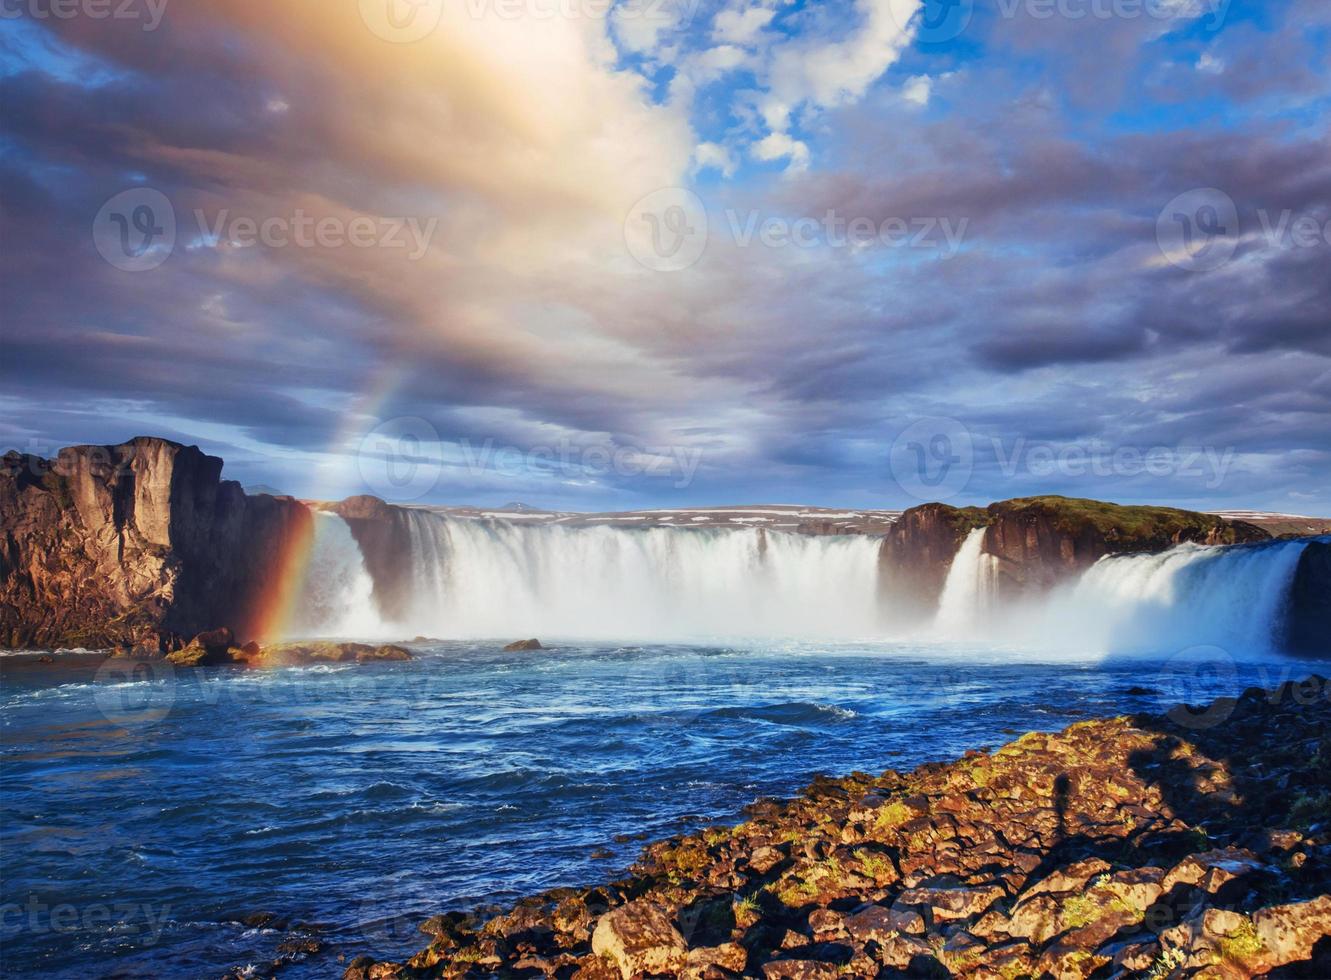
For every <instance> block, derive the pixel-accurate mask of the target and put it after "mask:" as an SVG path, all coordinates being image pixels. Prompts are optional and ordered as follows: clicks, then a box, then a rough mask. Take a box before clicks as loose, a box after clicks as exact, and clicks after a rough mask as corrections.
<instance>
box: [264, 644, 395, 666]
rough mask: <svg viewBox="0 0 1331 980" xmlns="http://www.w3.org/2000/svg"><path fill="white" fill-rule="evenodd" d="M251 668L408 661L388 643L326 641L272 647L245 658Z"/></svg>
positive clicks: (393, 645) (272, 645)
mask: <svg viewBox="0 0 1331 980" xmlns="http://www.w3.org/2000/svg"><path fill="white" fill-rule="evenodd" d="M245 659H246V661H247V662H248V663H249V665H250V666H252V667H303V666H309V665H311V664H339V663H373V662H376V661H398V660H412V659H414V657H413V656H412V654H411V651H410V650H408V649H407V648H406V647H400V646H397V645H395V644H392V643H384V644H380V645H378V646H374V645H371V644H368V643H338V642H333V641H329V640H320V641H300V642H294V643H274V644H270V645H268V646H266V647H263V648H262V649H260V650H259V652H258V653H257V654H254V655H246V656H245Z"/></svg>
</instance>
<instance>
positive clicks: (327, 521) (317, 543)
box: [286, 512, 384, 638]
mask: <svg viewBox="0 0 1331 980" xmlns="http://www.w3.org/2000/svg"><path fill="white" fill-rule="evenodd" d="M373 591H374V582H373V580H372V579H371V578H370V574H369V572H367V571H366V570H365V562H364V559H363V558H362V556H361V551H360V546H359V545H358V544H357V543H356V539H355V538H354V537H352V534H351V528H349V527H348V526H347V522H346V521H344V520H343V519H342V518H340V517H338V516H337V515H336V514H328V513H323V512H316V513H315V515H314V538H313V541H312V542H311V544H310V553H309V557H308V559H307V561H306V566H305V572H304V576H303V580H302V582H301V588H300V590H299V593H298V595H297V599H296V603H295V608H294V609H293V610H292V613H291V618H290V622H289V623H288V625H287V629H286V633H287V634H288V635H290V636H293V637H302V638H309V637H319V636H340V637H347V636H355V637H361V636H374V635H377V634H381V633H383V632H384V624H383V623H382V622H381V620H380V617H379V613H378V610H377V609H376V608H375V604H374V599H373V596H372V593H373Z"/></svg>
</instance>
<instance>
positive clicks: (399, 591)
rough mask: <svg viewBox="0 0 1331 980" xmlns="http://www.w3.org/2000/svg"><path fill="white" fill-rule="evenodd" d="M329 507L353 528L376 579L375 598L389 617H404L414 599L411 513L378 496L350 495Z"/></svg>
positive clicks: (371, 574) (371, 573) (353, 535)
mask: <svg viewBox="0 0 1331 980" xmlns="http://www.w3.org/2000/svg"><path fill="white" fill-rule="evenodd" d="M328 509H329V510H330V511H332V512H333V513H334V514H337V515H338V516H339V517H341V518H342V519H343V520H344V521H346V522H347V526H348V527H349V528H350V529H351V535H352V537H354V538H355V539H356V544H357V545H359V546H360V553H361V558H362V559H363V560H364V562H365V570H366V571H367V572H369V573H370V578H371V579H372V580H373V582H374V601H375V603H376V605H378V607H379V611H380V613H381V614H382V615H383V616H384V617H385V618H386V619H389V620H401V619H404V618H405V617H406V614H407V612H408V609H407V604H408V603H409V602H410V601H411V575H412V568H411V562H410V560H409V559H408V557H407V556H409V555H410V554H411V512H410V511H408V510H406V509H405V508H402V507H395V506H394V505H393V504H388V503H384V501H382V500H380V499H379V498H378V497H372V496H369V495H368V494H363V495H361V496H358V497H348V498H347V499H346V500H343V501H340V502H339V503H335V504H330V505H329V506H328Z"/></svg>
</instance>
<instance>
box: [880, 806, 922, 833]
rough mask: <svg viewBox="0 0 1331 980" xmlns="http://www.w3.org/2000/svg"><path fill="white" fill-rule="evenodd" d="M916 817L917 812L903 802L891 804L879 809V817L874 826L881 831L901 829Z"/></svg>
mask: <svg viewBox="0 0 1331 980" xmlns="http://www.w3.org/2000/svg"><path fill="white" fill-rule="evenodd" d="M914 816H915V811H914V810H912V809H911V808H910V807H908V806H906V804H904V803H901V802H899V801H898V802H896V803H889V804H887V806H884V807H879V808H878V817H877V819H875V820H874V826H875V827H876V828H878V829H879V830H891V829H893V828H894V827H900V826H901V825H902V824H903V823H905V822H906V821H907V820H910V819H911V818H913V817H914Z"/></svg>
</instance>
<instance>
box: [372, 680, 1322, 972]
mask: <svg viewBox="0 0 1331 980" xmlns="http://www.w3.org/2000/svg"><path fill="white" fill-rule="evenodd" d="M1328 759H1331V688H1329V687H1328V683H1327V682H1326V681H1324V680H1322V679H1320V678H1312V679H1310V680H1308V681H1304V682H1302V683H1299V684H1286V685H1284V686H1282V687H1281V688H1279V689H1276V690H1274V691H1269V692H1268V691H1261V690H1257V689H1253V690H1249V691H1247V692H1245V693H1244V694H1243V695H1242V696H1241V697H1239V698H1237V699H1223V700H1220V701H1217V702H1215V703H1213V704H1211V705H1210V706H1207V707H1205V708H1202V707H1180V708H1176V709H1175V710H1173V711H1171V712H1170V713H1169V714H1167V715H1136V716H1128V717H1119V718H1111V719H1107V720H1103V721H1091V722H1083V723H1079V724H1076V725H1073V726H1071V727H1070V728H1068V729H1066V730H1064V731H1063V732H1060V733H1057V734H1028V735H1024V736H1022V737H1021V738H1019V739H1017V740H1016V741H1014V742H1012V743H1011V744H1009V745H1006V746H1004V747H1002V748H999V749H997V750H995V751H976V752H972V753H968V754H967V755H966V756H965V757H963V758H962V759H959V760H957V761H955V762H952V763H947V764H928V765H924V766H921V767H919V768H918V769H916V770H915V771H913V772H910V773H899V772H893V771H888V772H885V773H883V774H882V775H879V776H870V775H864V774H853V775H851V776H849V777H846V778H842V779H819V780H817V781H815V782H814V784H813V785H812V786H810V787H809V788H808V789H807V790H806V792H805V794H804V795H803V796H801V797H799V798H797V799H795V800H792V801H787V802H778V801H759V802H758V803H756V804H755V805H753V806H752V807H751V808H750V811H749V814H748V819H747V820H746V821H745V822H744V823H742V824H740V825H739V826H737V827H729V826H718V827H713V828H710V829H707V830H704V831H701V832H699V833H696V834H692V835H690V836H686V837H679V838H674V839H671V840H668V841H664V842H661V843H657V844H653V845H651V846H649V847H647V848H646V849H645V851H644V852H643V855H642V857H641V859H640V860H639V861H638V863H637V864H635V865H634V866H633V867H632V868H631V869H630V874H629V876H628V877H626V878H624V879H623V880H620V881H615V882H613V883H611V884H608V885H604V886H600V887H595V888H589V889H578V890H575V889H560V890H556V891H552V892H548V893H546V894H542V895H537V896H534V897H532V898H530V899H527V900H524V901H522V902H520V903H519V904H518V905H517V906H515V907H514V908H511V909H507V910H502V911H494V910H491V911H489V912H484V913H472V914H467V913H460V912H458V913H449V914H445V915H440V916H437V917H435V918H433V919H431V920H429V921H428V922H426V923H425V924H424V925H423V926H422V931H423V932H425V933H427V934H429V935H431V936H432V937H433V939H432V941H431V942H430V945H429V946H428V947H427V948H426V949H424V950H422V951H421V952H420V953H418V954H417V955H416V956H414V957H413V958H412V959H411V960H410V961H409V962H407V963H384V962H375V961H373V960H371V959H369V958H366V957H361V958H359V959H356V960H354V961H352V962H351V963H350V964H349V965H348V966H347V968H346V971H345V978H346V980H370V978H375V980H378V978H388V977H392V978H408V977H410V978H421V977H483V976H513V977H526V976H529V977H537V976H553V977H561V978H565V977H576V978H582V980H615V978H622V980H629V978H635V977H647V976H674V977H691V978H725V977H739V976H748V977H764V978H770V980H776V978H818V977H843V976H850V977H880V976H940V977H942V976H949V975H951V976H966V977H987V978H1003V980H1016V978H1020V977H1041V978H1043V977H1055V978H1060V980H1062V978H1078V980H1081V978H1088V977H1129V976H1134V977H1135V976H1146V977H1152V978H1155V980H1162V978H1173V977H1208V978H1224V977H1236V978H1237V977H1248V976H1258V975H1271V976H1281V977H1296V976H1298V977H1327V976H1331V768H1329V767H1328V765H1327V760H1328Z"/></svg>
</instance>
